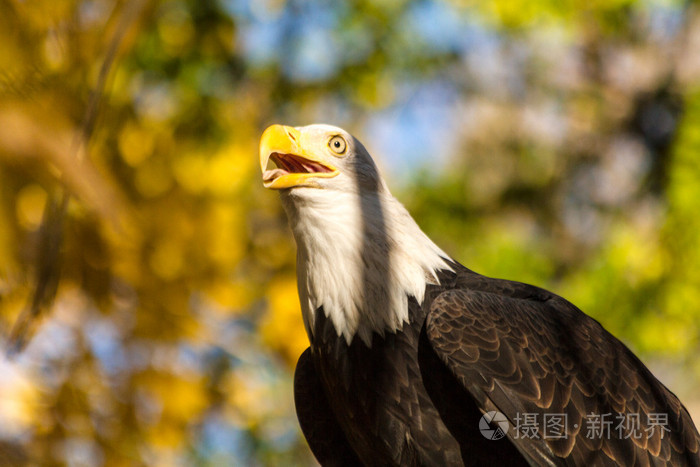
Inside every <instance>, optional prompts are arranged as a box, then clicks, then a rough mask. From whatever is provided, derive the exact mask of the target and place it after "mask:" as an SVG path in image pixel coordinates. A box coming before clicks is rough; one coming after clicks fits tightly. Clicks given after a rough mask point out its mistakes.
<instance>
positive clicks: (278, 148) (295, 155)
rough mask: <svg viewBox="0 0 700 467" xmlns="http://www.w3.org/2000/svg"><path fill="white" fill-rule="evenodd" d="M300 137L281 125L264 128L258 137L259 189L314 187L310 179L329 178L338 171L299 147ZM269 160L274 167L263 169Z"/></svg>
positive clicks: (297, 133) (296, 131)
mask: <svg viewBox="0 0 700 467" xmlns="http://www.w3.org/2000/svg"><path fill="white" fill-rule="evenodd" d="M300 141H301V134H300V133H299V130H297V129H296V128H292V127H289V126H284V125H272V126H271V127H268V128H267V129H266V130H265V132H264V133H263V135H262V137H261V138H260V169H261V170H262V172H263V186H265V188H271V189H275V190H281V189H283V188H293V187H297V186H311V187H317V186H318V184H317V183H315V181H314V179H317V178H331V177H335V176H336V175H338V174H339V173H340V171H338V169H336V168H335V167H333V166H332V165H329V164H328V163H327V162H325V161H322V160H320V159H319V158H318V157H317V156H315V155H314V154H313V153H311V152H308V151H306V150H305V149H304V148H303V147H302V146H301V144H300ZM270 160H272V161H273V162H274V163H275V165H276V166H277V168H275V169H272V170H267V165H268V162H269V161H270Z"/></svg>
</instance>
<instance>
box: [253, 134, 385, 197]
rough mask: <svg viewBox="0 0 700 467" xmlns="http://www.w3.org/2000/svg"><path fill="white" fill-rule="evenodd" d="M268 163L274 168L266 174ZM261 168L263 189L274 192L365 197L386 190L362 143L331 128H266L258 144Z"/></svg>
mask: <svg viewBox="0 0 700 467" xmlns="http://www.w3.org/2000/svg"><path fill="white" fill-rule="evenodd" d="M270 163H274V164H275V165H276V167H275V168H272V169H270V170H268V165H270ZM260 168H261V169H262V171H263V185H264V186H265V188H271V189H275V190H286V189H292V188H317V189H319V188H320V189H325V190H333V191H345V192H363V193H367V192H376V191H378V190H381V189H384V188H385V186H384V182H383V180H382V178H381V176H380V175H379V171H378V170H377V166H376V165H375V164H374V161H373V160H372V157H371V156H370V155H369V153H368V152H367V149H365V147H364V146H363V145H362V143H360V142H359V141H358V140H357V139H356V138H355V137H353V136H352V135H351V134H349V133H348V132H346V131H345V130H343V129H342V128H338V127H335V126H331V125H318V124H317V125H309V126H305V127H290V126H285V125H272V126H270V127H268V128H267V129H266V130H265V132H264V133H263V135H262V138H261V140H260ZM295 191H297V192H303V191H305V190H295Z"/></svg>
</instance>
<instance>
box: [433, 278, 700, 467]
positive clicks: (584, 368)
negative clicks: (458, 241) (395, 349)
mask: <svg viewBox="0 0 700 467" xmlns="http://www.w3.org/2000/svg"><path fill="white" fill-rule="evenodd" d="M460 280H461V283H460V281H459V280H458V281H457V282H458V284H459V285H461V286H462V288H460V289H455V290H448V291H445V292H443V293H441V294H440V295H439V296H438V297H437V298H435V299H434V301H433V303H432V305H431V307H430V312H429V314H428V317H427V320H426V334H427V337H428V340H429V342H430V344H431V345H432V347H433V349H434V351H435V353H436V354H437V355H438V356H439V358H440V359H441V361H442V362H443V363H444V364H445V365H446V366H447V367H448V368H449V370H450V371H451V372H452V374H453V375H454V376H455V377H456V378H457V379H458V380H459V381H460V383H461V384H462V386H463V387H464V388H465V389H467V390H468V391H469V393H470V394H471V395H472V396H473V397H474V398H475V400H476V401H477V403H478V404H479V406H480V407H481V409H482V410H483V411H488V410H498V411H500V412H502V413H504V414H505V415H506V417H507V418H508V419H509V420H511V424H512V425H513V424H514V423H516V422H517V417H522V415H523V414H534V415H536V420H538V421H539V426H538V427H537V435H538V436H537V438H538V439H531V437H524V436H522V434H523V433H516V431H515V430H512V429H511V430H510V431H509V433H508V436H509V437H510V439H511V441H512V442H513V443H514V444H515V445H516V447H517V448H518V449H519V450H520V451H521V453H523V455H525V456H526V457H527V458H528V459H530V462H532V463H535V464H545V463H549V464H552V465H585V464H593V463H595V464H596V465H616V464H623V465H666V464H670V465H679V464H683V465H700V456H699V452H698V451H699V449H700V436H699V435H698V432H697V430H696V429H695V427H694V425H693V423H692V421H691V419H690V416H689V415H688V412H687V411H686V410H685V408H684V407H683V406H682V404H681V403H680V402H679V401H678V399H677V398H676V397H675V396H674V395H673V394H672V393H671V392H670V391H668V389H666V388H665V387H664V386H663V385H662V384H661V383H659V382H658V381H657V380H656V378H654V377H653V375H652V374H651V373H650V372H649V370H648V369H647V368H646V367H645V366H644V365H643V364H642V363H641V362H640V361H639V360H638V359H637V358H636V357H635V356H634V355H633V354H632V353H631V352H630V351H629V350H628V349H627V348H626V347H625V346H624V344H622V343H621V342H619V341H618V340H617V339H615V338H614V337H613V336H612V335H610V334H609V333H608V332H607V331H605V330H604V329H603V328H602V327H601V326H600V324H598V323H597V322H596V321H595V320H593V319H591V318H589V317H587V316H586V315H584V314H583V313H582V312H580V311H579V310H578V309H577V308H576V307H574V306H573V305H571V304H570V303H569V302H567V301H565V300H563V299H561V298H560V297H557V296H556V295H553V294H551V293H549V292H547V291H544V290H542V289H538V288H536V287H532V286H527V285H525V284H519V283H513V282H509V281H499V280H495V279H488V278H483V276H477V275H473V274H471V275H468V276H467V277H463V278H461V279H460ZM657 414H666V416H667V420H665V421H666V423H667V424H666V425H665V426H664V427H658V426H657V427H656V429H654V426H653V423H652V418H651V417H654V416H658V415H657ZM553 415H556V416H560V415H564V416H565V418H564V421H565V436H564V437H563V438H561V437H552V436H549V437H548V436H547V433H546V432H545V431H544V430H545V425H544V423H543V421H544V417H545V416H553ZM599 416H601V417H603V418H602V421H609V422H610V424H609V425H607V428H608V429H607V430H605V427H604V426H603V428H602V430H603V431H602V432H601V435H600V436H596V432H595V431H592V428H595V427H593V426H592V422H591V420H593V423H596V422H597V421H598V420H601V419H600V418H597V417H599ZM606 417H609V419H608V418H606ZM616 417H617V418H619V420H627V419H630V420H634V419H635V417H637V418H638V420H639V424H640V426H639V429H638V430H633V429H629V430H626V427H624V426H621V427H618V426H617V423H618V421H616ZM560 420H561V418H560ZM619 423H622V422H621V421H620V422H619ZM662 428H666V429H668V430H670V431H668V432H663V435H664V437H663V439H662V437H661V434H662ZM640 435H641V436H640ZM635 436H639V437H638V438H637V437H635ZM602 453H604V454H602Z"/></svg>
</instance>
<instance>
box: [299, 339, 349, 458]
mask: <svg viewBox="0 0 700 467" xmlns="http://www.w3.org/2000/svg"><path fill="white" fill-rule="evenodd" d="M294 405H295V406H296V411H297V418H298V419H299V425H300V426H301V431H302V432H303V433H304V437H305V438H306V440H307V442H308V443H309V447H310V448H311V452H313V454H314V456H315V457H316V460H318V462H319V463H320V464H321V465H323V466H324V467H325V466H337V467H341V466H348V467H350V466H358V465H362V463H361V462H360V460H359V459H358V458H357V455H356V454H355V451H353V450H352V448H351V447H350V444H349V443H348V441H347V439H346V438H345V434H344V433H343V430H342V429H341V427H340V424H339V423H338V421H337V420H336V418H335V415H334V414H333V410H332V408H331V406H330V404H329V403H328V399H327V398H326V395H325V393H324V392H323V388H322V386H321V379H320V378H319V376H318V373H317V372H316V367H315V366H314V362H313V359H312V358H311V349H310V348H307V349H306V350H305V351H304V352H303V353H302V354H301V357H299V361H298V362H297V367H296V370H295V372H294Z"/></svg>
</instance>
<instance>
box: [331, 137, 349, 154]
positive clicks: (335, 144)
mask: <svg viewBox="0 0 700 467" xmlns="http://www.w3.org/2000/svg"><path fill="white" fill-rule="evenodd" d="M328 147H329V148H331V151H333V152H334V153H336V154H338V155H342V154H345V150H346V149H347V147H348V143H346V142H345V138H343V137H342V136H340V135H335V136H334V137H332V138H331V139H330V140H328Z"/></svg>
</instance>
